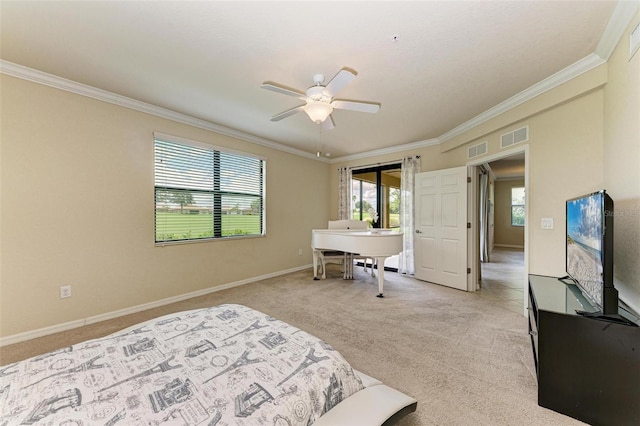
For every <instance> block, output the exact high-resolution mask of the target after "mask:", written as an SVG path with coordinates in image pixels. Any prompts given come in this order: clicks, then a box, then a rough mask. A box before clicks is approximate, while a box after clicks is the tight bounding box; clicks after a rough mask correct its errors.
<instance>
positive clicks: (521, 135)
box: [500, 126, 529, 148]
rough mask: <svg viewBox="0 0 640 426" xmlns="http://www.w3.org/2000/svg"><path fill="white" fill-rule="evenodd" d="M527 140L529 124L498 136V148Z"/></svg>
mask: <svg viewBox="0 0 640 426" xmlns="http://www.w3.org/2000/svg"><path fill="white" fill-rule="evenodd" d="M528 140H529V126H524V127H521V128H519V129H516V130H514V131H512V132H509V133H505V134H504V135H502V136H501V137H500V148H507V147H510V146H512V145H516V144H519V143H522V142H526V141H528Z"/></svg>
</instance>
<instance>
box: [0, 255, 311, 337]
mask: <svg viewBox="0 0 640 426" xmlns="http://www.w3.org/2000/svg"><path fill="white" fill-rule="evenodd" d="M311 267H312V265H304V266H298V267H296V268H291V269H287V270H284V271H278V272H273V273H271V274H266V275H260V276H258V277H252V278H247V279H244V280H240V281H234V282H231V283H227V284H222V285H219V286H216V287H210V288H206V289H204V290H198V291H193V292H191V293H185V294H180V295H178V296H173V297H169V298H166V299H162V300H157V301H154V302H149V303H144V304H142V305H137V306H132V307H129V308H124V309H119V310H117V311H112V312H107V313H104V314H100V315H94V316H91V317H87V318H83V319H79V320H75V321H69V322H65V323H62V324H56V325H52V326H49V327H44V328H39V329H37V330H31V331H26V332H24V333H18V334H14V335H11V336H7V337H2V338H0V347H2V346H7V345H13V344H14V343H20V342H24V341H27V340H31V339H35V338H38V337H43V336H47V335H49V334H54V333H60V332H62V331H67V330H71V329H74V328H78V327H82V326H85V325H89V324H95V323H97V322H101V321H106V320H110V319H113V318H118V317H122V316H125V315H129V314H135V313H136V312H141V311H146V310H147V309H153V308H157V307H160V306H165V305H169V304H171V303H176V302H181V301H183V300H187V299H192V298H194V297H199V296H204V295H207V294H210V293H215V292H216V291H221V290H226V289H228V288H232V287H237V286H241V285H244V284H250V283H253V282H256V281H260V280H264V279H267V278H273V277H278V276H280V275H285V274H289V273H291V272H298V271H302V270H304V269H308V268H311Z"/></svg>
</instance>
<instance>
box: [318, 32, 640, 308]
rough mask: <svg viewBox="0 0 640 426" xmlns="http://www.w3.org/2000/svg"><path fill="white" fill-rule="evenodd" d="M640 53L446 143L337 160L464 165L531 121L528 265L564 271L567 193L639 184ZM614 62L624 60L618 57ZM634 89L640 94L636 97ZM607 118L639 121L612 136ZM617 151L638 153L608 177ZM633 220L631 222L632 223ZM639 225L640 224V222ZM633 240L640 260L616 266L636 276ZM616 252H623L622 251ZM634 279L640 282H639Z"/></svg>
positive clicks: (623, 124)
mask: <svg viewBox="0 0 640 426" xmlns="http://www.w3.org/2000/svg"><path fill="white" fill-rule="evenodd" d="M623 38H624V37H623ZM620 49H622V50H623V51H624V47H622V48H621V47H619V48H618V50H620ZM638 56H640V54H636V57H635V58H634V60H633V62H631V63H625V64H624V65H623V64H620V65H619V67H621V68H623V69H622V70H620V71H618V70H612V72H613V75H612V78H613V79H614V81H613V82H608V78H609V77H608V75H609V74H608V73H609V70H608V65H607V64H604V65H601V66H599V67H596V68H594V69H593V70H591V71H589V72H587V73H584V74H582V75H580V76H579V77H577V78H575V79H573V80H571V81H569V82H567V83H565V84H563V85H560V86H558V87H556V88H554V89H552V90H550V91H548V92H545V93H543V94H542V95H540V96H538V97H536V98H534V99H531V100H530V101H528V102H525V103H523V104H522V105H519V106H518V107H517V108H514V109H513V110H510V111H508V112H506V113H504V114H501V115H499V116H497V117H495V118H494V119H491V120H488V121H487V122H486V123H484V124H482V125H481V126H479V127H476V128H474V129H471V130H470V131H468V132H466V133H463V134H461V135H459V136H457V137H455V138H453V139H451V140H450V141H447V142H445V143H444V144H441V145H435V146H429V147H426V148H419V149H414V150H411V151H404V152H398V153H395V154H387V155H384V156H380V157H371V158H367V159H360V160H358V161H353V162H343V163H339V164H335V165H334V168H337V167H343V166H349V165H357V166H361V165H365V164H375V163H378V162H386V161H393V160H398V159H400V158H402V157H403V156H406V155H416V154H418V155H421V156H422V171H430V170H437V169H440V168H446V167H454V166H460V165H464V164H466V163H467V158H466V149H467V147H469V146H471V145H473V144H475V143H478V142H481V141H485V140H487V141H488V146H489V152H488V153H487V156H488V157H491V156H494V155H498V154H500V152H501V151H502V150H501V149H500V146H499V144H500V136H501V135H502V134H504V133H506V132H508V131H511V130H514V129H517V128H519V127H521V126H523V125H529V141H528V142H526V143H525V144H526V145H528V146H529V154H528V158H527V162H528V166H529V182H528V184H529V192H528V195H527V202H528V204H529V217H528V218H527V220H528V222H527V225H528V228H529V230H528V232H529V241H528V251H529V260H528V262H529V263H528V267H529V273H532V274H540V275H552V276H561V275H564V274H565V252H564V250H565V249H564V247H565V243H564V238H565V229H564V227H565V225H564V216H565V201H566V200H567V199H568V198H572V197H575V196H578V195H582V194H585V193H588V192H592V191H595V190H599V189H602V188H605V187H608V188H613V187H622V186H624V187H625V188H626V187H628V186H629V185H631V188H634V187H636V186H635V185H636V184H635V183H631V184H630V183H629V182H630V180H629V179H634V180H635V181H634V182H638V161H637V159H638V141H639V138H638V136H637V134H638V129H637V126H638V119H637V118H638V116H639V113H638V106H637V102H638V101H637V94H638V85H637V82H636V78H637V77H636V76H638V75H639V74H638V73H637V67H638V65H637V61H638ZM621 62H622V61H621ZM612 66H613V67H615V66H617V65H615V63H614V64H612ZM634 71H635V72H636V74H635V75H634V74H633V72H634ZM617 74H624V79H625V80H624V81H625V82H626V81H627V80H633V81H634V83H633V84H631V87H630V89H629V90H622V89H620V94H619V96H618V97H613V96H611V97H612V98H613V99H611V100H610V103H611V104H612V105H608V106H607V108H610V109H613V108H614V105H615V108H620V109H623V110H625V111H626V112H625V114H624V116H625V118H624V119H623V120H621V117H619V116H616V117H615V118H613V119H612V118H611V114H609V115H607V114H605V93H606V92H607V90H609V89H608V88H609V85H611V86H615V87H617V86H619V85H621V84H622V85H625V86H624V87H626V85H627V84H629V83H619V82H616V81H615V79H617V78H621V77H620V76H618V75H617ZM631 89H632V90H631ZM607 96H609V95H607ZM632 97H634V100H630V98H632ZM627 108H630V109H631V111H627ZM605 119H607V120H608V122H607V129H608V130H607V133H608V134H614V133H619V134H620V135H624V134H625V132H626V131H627V130H626V129H627V128H632V129H631V131H630V134H631V135H632V136H631V137H626V138H624V137H622V136H618V137H613V136H608V137H607V138H606V142H605ZM614 129H615V130H614ZM634 135H635V136H634ZM605 144H606V148H605ZM614 153H617V154H616V156H617V157H625V156H627V155H628V153H630V154H631V155H630V156H629V157H625V160H624V162H623V163H622V164H625V167H624V168H618V169H617V171H616V174H615V177H614V175H609V176H607V181H606V182H605V179H604V175H605V164H604V161H605V160H604V159H603V158H604V157H605V156H606V158H607V160H606V161H607V162H609V161H610V162H612V163H614V162H615V161H614V159H613V158H612V156H613V155H614ZM605 154H606V155H605ZM615 167H616V166H615V165H611V166H607V167H606V170H607V171H608V170H609V168H615ZM628 173H629V174H630V175H628ZM333 174H335V173H332V182H331V185H330V187H329V188H330V191H331V193H330V199H331V204H332V211H331V214H332V216H333V215H335V213H334V212H335V211H336V205H337V199H336V195H335V194H334V193H333V189H332V188H335V187H337V179H336V177H335V176H333ZM627 176H630V177H629V178H628V177H627ZM612 180H616V183H613V182H611V181H612ZM631 192H632V194H634V195H633V196H632V198H633V201H632V203H634V204H633V205H632V206H630V207H628V209H629V211H630V213H629V217H630V218H633V220H634V221H636V220H637V219H636V218H637V216H636V215H635V214H634V212H637V211H638V209H637V207H634V206H637V205H638V201H637V200H638V198H637V197H638V194H639V193H640V191H639V190H637V189H634V190H632V191H631ZM617 205H618V204H617ZM542 218H552V219H553V220H554V229H553V230H543V229H541V227H540V224H541V219H542ZM616 223H617V222H616ZM634 223H636V222H634ZM629 226H630V225H629ZM626 228H628V226H625V229H626ZM616 229H618V228H616ZM633 232H638V231H637V228H636V230H634V231H632V233H633ZM628 244H629V245H630V246H634V247H632V256H633V259H634V262H635V264H631V263H630V262H626V263H624V264H622V265H621V264H620V263H619V262H617V263H616V268H621V269H622V268H623V270H622V271H618V275H619V276H622V275H624V274H630V273H633V274H635V275H633V277H630V278H629V279H633V280H635V283H637V282H638V279H637V277H638V276H639V275H638V274H637V273H635V272H633V271H635V270H636V269H635V268H637V264H638V263H639V262H638V255H637V253H638V250H637V244H638V238H637V237H634V238H633V241H631V242H629V243H628ZM634 250H635V251H634ZM616 256H618V254H617V253H616ZM635 285H636V286H637V284H635ZM636 290H638V289H636ZM630 298H631V299H633V300H634V301H636V302H638V301H640V290H638V291H635V292H633V293H631V294H630Z"/></svg>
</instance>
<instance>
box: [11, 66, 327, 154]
mask: <svg viewBox="0 0 640 426" xmlns="http://www.w3.org/2000/svg"><path fill="white" fill-rule="evenodd" d="M0 73H2V74H6V75H10V76H12V77H17V78H21V79H23V80H28V81H31V82H34V83H38V84H42V85H45V86H49V87H53V88H55V89H60V90H64V91H67V92H71V93H75V94H77V95H81V96H86V97H89V98H93V99H97V100H99V101H103V102H108V103H111V104H114V105H118V106H122V107H125V108H129V109H132V110H135V111H140V112H143V113H146V114H150V115H154V116H156V117H160V118H165V119H167V120H171V121H175V122H178V123H182V124H187V125H189V126H192V127H197V128H199V129H204V130H209V131H212V132H215V133H218V134H221V135H224V136H230V137H233V138H236V139H240V140H243V141H246V142H251V143H254V144H256V145H261V146H266V147H268V148H272V149H276V150H278V151H284V152H287V153H289V154H294V155H298V156H300V157H305V158H308V159H311V160H316V161H318V160H319V159H318V158H317V157H316V156H315V155H313V154H311V153H309V152H306V151H302V150H300V149H296V148H292V147H289V146H286V145H282V144H279V143H277V142H274V141H272V140H269V139H265V138H261V137H259V136H255V135H252V134H250V133H245V132H241V131H239V130H235V129H231V128H229V127H225V126H221V125H219V124H215V123H212V122H210V121H207V120H202V119H199V118H195V117H192V116H190V115H187V114H182V113H179V112H176V111H172V110H169V109H166V108H162V107H159V106H156V105H152V104H149V103H146V102H141V101H137V100H135V99H132V98H128V97H126V96H121V95H118V94H116V93H112V92H109V91H106V90H102V89H98V88H95V87H92V86H88V85H86V84H82V83H78V82H75V81H72V80H68V79H66V78H62V77H58V76H56V75H53V74H48V73H45V72H42V71H38V70H35V69H33V68H29V67H25V66H23V65H18V64H15V63H13V62H8V61H5V60H0ZM320 160H323V159H320ZM325 162H327V161H326V160H325Z"/></svg>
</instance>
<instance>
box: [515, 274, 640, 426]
mask: <svg viewBox="0 0 640 426" xmlns="http://www.w3.org/2000/svg"><path fill="white" fill-rule="evenodd" d="M528 309H529V334H530V336H531V347H532V351H533V359H534V362H535V366H536V373H537V378H538V405H540V406H542V407H546V408H549V409H551V410H554V411H557V412H559V413H562V414H566V415H568V416H571V417H573V418H575V419H578V420H581V421H583V422H586V423H589V424H592V425H638V424H640V404H638V401H640V327H638V325H640V318H638V317H637V316H635V315H633V314H632V313H629V312H627V311H623V310H622V309H621V308H620V309H619V312H618V314H617V315H615V316H616V317H618V316H620V317H621V318H623V319H624V321H629V322H630V324H625V323H621V322H618V321H610V320H609V319H608V318H606V316H600V317H599V318H592V317H591V316H592V315H594V314H596V313H597V310H596V309H595V308H594V307H593V306H592V305H591V304H590V303H589V301H588V300H587V299H586V298H585V297H584V295H583V294H582V292H581V291H580V289H579V288H578V287H577V286H576V285H575V284H572V283H569V282H564V281H560V280H558V279H557V278H556V277H545V276H541V275H529V308H528ZM576 311H583V312H586V313H587V315H579V314H577V313H576ZM596 316H597V315H596Z"/></svg>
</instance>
